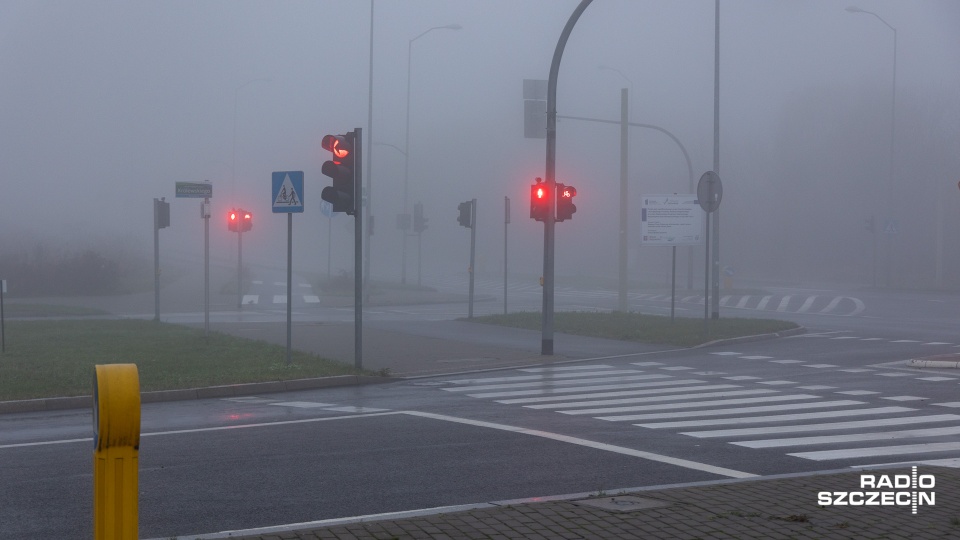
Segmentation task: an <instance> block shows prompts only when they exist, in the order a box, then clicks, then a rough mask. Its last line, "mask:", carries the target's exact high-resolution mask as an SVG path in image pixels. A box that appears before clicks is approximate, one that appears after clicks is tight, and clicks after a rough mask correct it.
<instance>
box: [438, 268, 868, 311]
mask: <svg viewBox="0 0 960 540" xmlns="http://www.w3.org/2000/svg"><path fill="white" fill-rule="evenodd" d="M431 284H432V285H433V286H434V287H437V288H438V289H442V290H448V291H451V292H462V291H463V290H465V288H466V287H467V282H466V280H465V279H464V278H462V277H459V276H457V277H447V278H440V279H438V280H436V281H433V282H431ZM474 288H475V290H477V291H478V292H481V293H482V294H492V295H502V294H503V281H502V280H496V279H489V278H477V279H476V280H475V282H474ZM507 291H508V293H509V294H511V295H519V296H521V297H522V296H523V295H528V294H529V295H534V296H539V295H540V294H541V293H542V291H543V288H542V287H541V286H540V285H539V284H538V283H535V282H534V283H518V282H513V283H509V284H508V285H507ZM554 294H555V295H556V296H558V297H561V298H566V299H568V300H577V299H581V300H615V299H616V298H617V296H618V292H617V291H615V290H607V289H580V288H574V287H565V286H558V287H556V289H555V291H554ZM703 298H704V297H703V295H697V294H694V295H678V296H677V297H676V298H675V300H676V303H677V304H682V305H699V306H702V305H703V301H704V300H703ZM627 299H628V301H629V302H633V303H654V304H669V303H670V302H671V301H672V300H674V299H673V298H672V297H671V295H670V294H663V293H642V292H636V291H633V292H628V293H627ZM720 307H724V308H729V309H743V310H751V311H765V312H771V313H805V314H814V315H838V316H843V317H853V316H856V315H859V314H861V313H863V311H864V310H865V309H866V305H865V304H864V303H863V301H862V300H860V299H859V298H856V297H853V296H829V295H815V294H811V295H796V294H779V295H773V294H746V295H724V296H721V297H720Z"/></svg>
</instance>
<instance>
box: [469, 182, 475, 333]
mask: <svg viewBox="0 0 960 540" xmlns="http://www.w3.org/2000/svg"><path fill="white" fill-rule="evenodd" d="M470 205H471V210H470V222H471V223H470V305H469V307H468V309H467V318H468V319H472V318H473V275H474V273H475V269H474V267H473V265H474V263H475V262H476V253H477V200H476V199H472V200H471V201H470Z"/></svg>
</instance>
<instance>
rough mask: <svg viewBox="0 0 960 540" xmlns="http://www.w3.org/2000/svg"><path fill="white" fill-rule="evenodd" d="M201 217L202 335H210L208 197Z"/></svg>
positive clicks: (202, 208) (201, 204)
mask: <svg viewBox="0 0 960 540" xmlns="http://www.w3.org/2000/svg"><path fill="white" fill-rule="evenodd" d="M200 214H201V217H203V337H208V336H209V335H210V199H209V198H207V197H204V199H203V202H202V203H200Z"/></svg>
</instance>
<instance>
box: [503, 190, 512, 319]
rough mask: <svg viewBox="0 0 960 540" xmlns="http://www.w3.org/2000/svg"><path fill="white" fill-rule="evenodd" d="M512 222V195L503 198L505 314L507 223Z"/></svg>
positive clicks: (505, 311) (505, 294)
mask: <svg viewBox="0 0 960 540" xmlns="http://www.w3.org/2000/svg"><path fill="white" fill-rule="evenodd" d="M509 224H510V197H504V198H503V314H504V315H506V314H507V228H508V227H507V225H509Z"/></svg>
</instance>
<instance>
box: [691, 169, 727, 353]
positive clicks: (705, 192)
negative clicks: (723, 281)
mask: <svg viewBox="0 0 960 540" xmlns="http://www.w3.org/2000/svg"><path fill="white" fill-rule="evenodd" d="M722 197H723V184H722V183H721V182H720V176H719V175H717V173H715V172H713V171H707V172H705V173H703V176H701V177H700V183H698V184H697V202H698V203H699V204H700V208H703V211H704V212H706V213H707V234H706V250H705V251H706V253H705V256H704V260H705V263H706V268H705V270H704V284H703V333H704V334H710V324H709V322H708V320H709V312H710V262H711V259H710V214H711V213H712V212H714V211H715V210H717V209H718V208H720V199H721V198H722ZM716 249H717V247H716V246H714V252H716ZM718 287H719V286H718V285H717V284H716V282H715V284H714V294H716V292H717V291H716V288H718Z"/></svg>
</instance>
